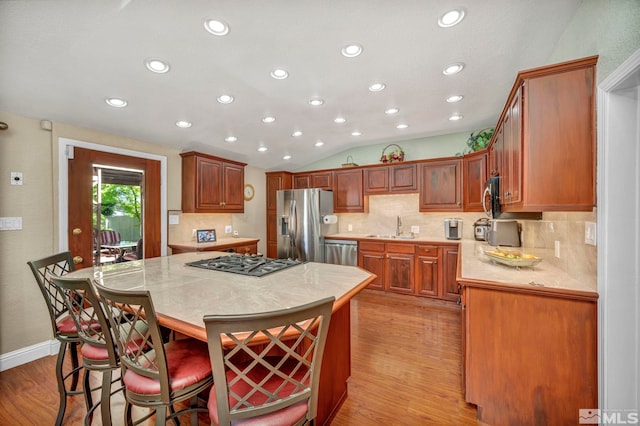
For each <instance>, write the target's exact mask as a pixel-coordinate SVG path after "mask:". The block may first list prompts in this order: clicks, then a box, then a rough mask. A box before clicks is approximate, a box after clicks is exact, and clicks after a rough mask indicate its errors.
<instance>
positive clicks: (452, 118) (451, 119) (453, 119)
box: [449, 114, 462, 121]
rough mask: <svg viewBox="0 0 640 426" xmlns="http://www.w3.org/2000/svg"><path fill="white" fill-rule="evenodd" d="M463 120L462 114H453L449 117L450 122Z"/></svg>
mask: <svg viewBox="0 0 640 426" xmlns="http://www.w3.org/2000/svg"><path fill="white" fill-rule="evenodd" d="M458 120H462V116H461V115H460V114H453V115H452V116H450V117H449V121H458Z"/></svg>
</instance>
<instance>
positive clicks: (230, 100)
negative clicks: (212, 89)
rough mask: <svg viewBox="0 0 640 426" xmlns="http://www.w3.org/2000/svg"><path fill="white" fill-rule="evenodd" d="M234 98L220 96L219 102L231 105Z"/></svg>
mask: <svg viewBox="0 0 640 426" xmlns="http://www.w3.org/2000/svg"><path fill="white" fill-rule="evenodd" d="M233 100H234V98H233V96H231V95H220V96H218V102H220V103H221V104H230V103H231V102H233Z"/></svg>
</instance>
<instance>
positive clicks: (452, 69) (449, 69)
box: [442, 62, 464, 75]
mask: <svg viewBox="0 0 640 426" xmlns="http://www.w3.org/2000/svg"><path fill="white" fill-rule="evenodd" d="M463 68H464V64H463V63H462V62H456V63H453V64H451V65H447V66H446V67H445V69H443V70H442V74H444V75H453V74H458V73H459V72H460V71H462V69H463Z"/></svg>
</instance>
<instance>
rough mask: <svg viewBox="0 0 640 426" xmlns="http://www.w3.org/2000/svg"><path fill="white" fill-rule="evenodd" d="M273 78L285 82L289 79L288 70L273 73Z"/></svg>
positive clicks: (278, 70)
mask: <svg viewBox="0 0 640 426" xmlns="http://www.w3.org/2000/svg"><path fill="white" fill-rule="evenodd" d="M271 77H273V78H275V79H276V80H284V79H285V78H287V77H289V73H288V72H287V70H283V69H282V68H278V69H275V70H273V71H271Z"/></svg>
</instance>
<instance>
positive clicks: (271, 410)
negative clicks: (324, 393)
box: [204, 297, 335, 425]
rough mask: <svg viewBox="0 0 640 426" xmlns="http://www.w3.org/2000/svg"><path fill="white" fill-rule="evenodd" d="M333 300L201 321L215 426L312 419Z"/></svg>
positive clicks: (214, 316)
mask: <svg viewBox="0 0 640 426" xmlns="http://www.w3.org/2000/svg"><path fill="white" fill-rule="evenodd" d="M334 300H335V298H333V297H330V298H326V299H323V300H319V301H317V302H314V303H310V304H307V305H303V306H298V307H294V308H290V309H285V310H281V311H275V312H267V313H259V314H253V315H206V316H205V317H204V322H205V326H206V329H207V340H208V343H209V356H210V357H211V364H212V367H213V378H214V389H215V391H214V390H212V391H211V396H210V398H209V404H208V408H209V415H210V417H211V420H212V422H213V423H214V424H218V425H229V424H231V423H232V422H234V421H236V420H239V419H243V418H248V417H252V418H253V417H260V416H262V417H263V418H264V420H266V419H267V418H270V419H271V420H272V421H273V419H274V418H277V419H278V420H277V422H276V423H265V424H303V423H305V422H311V421H312V420H313V419H314V418H315V416H316V412H317V399H318V382H319V378H320V366H321V363H322V354H323V352H324V347H325V342H326V338H327V332H328V329H329V321H330V318H331V310H332V307H333V302H334ZM252 424H253V423H252Z"/></svg>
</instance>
